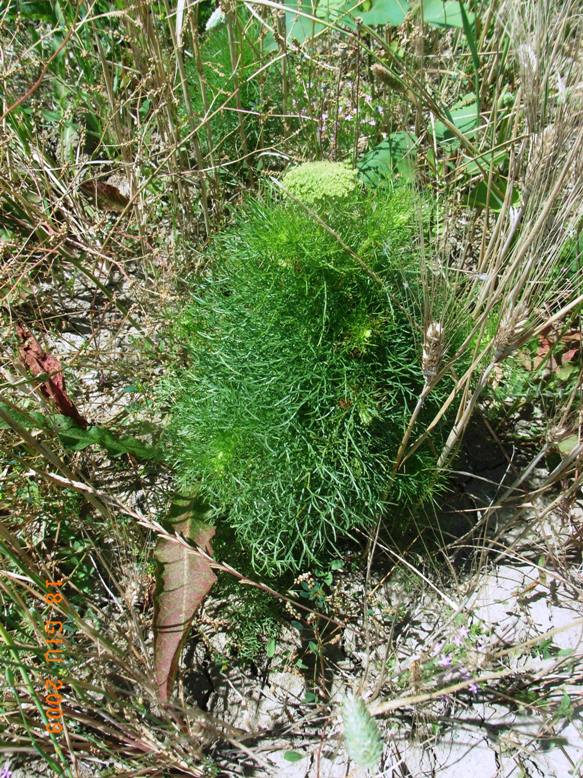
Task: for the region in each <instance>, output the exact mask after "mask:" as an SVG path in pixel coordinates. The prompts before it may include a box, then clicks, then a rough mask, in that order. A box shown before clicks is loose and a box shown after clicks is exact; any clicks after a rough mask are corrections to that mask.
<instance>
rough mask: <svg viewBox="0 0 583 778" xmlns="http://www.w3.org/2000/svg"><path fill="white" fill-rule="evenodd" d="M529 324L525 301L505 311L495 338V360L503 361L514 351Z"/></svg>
mask: <svg viewBox="0 0 583 778" xmlns="http://www.w3.org/2000/svg"><path fill="white" fill-rule="evenodd" d="M527 324H528V309H527V306H526V303H524V302H521V303H518V304H517V305H513V306H511V307H510V308H509V309H508V311H506V313H504V315H503V316H502V319H501V320H500V326H499V328H498V332H497V333H496V337H495V338H494V348H495V352H494V361H495V362H502V360H504V359H506V357H507V356H508V355H509V354H510V353H512V351H514V349H515V348H516V346H517V345H518V342H519V340H520V337H521V335H522V334H523V332H524V330H525V328H526V325H527Z"/></svg>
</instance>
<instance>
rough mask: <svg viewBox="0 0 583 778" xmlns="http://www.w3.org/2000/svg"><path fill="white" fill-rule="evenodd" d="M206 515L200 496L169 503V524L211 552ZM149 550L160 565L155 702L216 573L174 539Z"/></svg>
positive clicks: (163, 696) (166, 687)
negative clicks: (152, 550) (170, 505)
mask: <svg viewBox="0 0 583 778" xmlns="http://www.w3.org/2000/svg"><path fill="white" fill-rule="evenodd" d="M206 514H207V506H205V505H204V504H203V503H202V501H201V500H200V499H198V498H185V497H181V498H177V499H176V500H175V501H174V503H173V505H172V509H171V517H170V522H171V526H172V529H174V530H175V531H177V532H179V533H181V534H182V535H183V536H184V538H186V539H187V540H190V541H191V542H193V543H195V544H196V545H198V546H200V547H201V548H203V549H204V550H205V551H206V552H207V553H209V554H211V553H212V547H211V539H212V537H213V535H214V534H215V530H214V527H210V526H208V524H207V523H205V518H206ZM154 553H155V556H156V559H157V560H158V562H160V563H161V566H162V570H161V575H160V578H159V585H158V593H157V596H156V600H155V608H154V666H155V671H156V684H157V686H158V694H159V697H160V700H161V701H162V702H167V701H168V700H169V698H170V695H171V693H172V687H173V685H174V679H175V677H176V669H177V667H178V660H179V659H180V654H181V652H182V648H183V646H184V643H185V641H186V638H187V637H188V633H189V632H190V626H191V623H192V619H193V617H194V614H195V612H196V610H197V609H198V607H199V606H200V604H201V603H202V601H203V600H204V598H205V597H206V595H207V594H208V592H209V590H210V589H211V587H212V586H213V584H214V583H215V581H216V580H217V577H216V575H215V574H214V573H213V571H212V568H211V566H210V563H209V561H208V560H207V559H205V557H203V556H202V555H201V554H198V553H196V551H194V550H193V549H192V548H186V547H185V546H184V545H182V544H181V543H178V542H176V541H171V540H167V539H166V538H163V537H161V538H160V539H159V540H158V544H157V546H156V550H155V552H154Z"/></svg>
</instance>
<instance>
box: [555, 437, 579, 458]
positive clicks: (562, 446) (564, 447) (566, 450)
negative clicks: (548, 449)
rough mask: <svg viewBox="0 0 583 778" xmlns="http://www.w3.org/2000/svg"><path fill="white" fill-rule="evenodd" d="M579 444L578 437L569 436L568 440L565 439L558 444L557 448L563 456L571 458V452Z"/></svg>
mask: <svg viewBox="0 0 583 778" xmlns="http://www.w3.org/2000/svg"><path fill="white" fill-rule="evenodd" d="M578 444H579V438H578V436H577V435H569V436H568V437H567V438H563V440H561V441H560V442H559V443H558V444H557V448H558V449H559V451H560V452H561V454H565V456H569V454H570V453H571V451H573V449H574V448H575V446H577V445H578Z"/></svg>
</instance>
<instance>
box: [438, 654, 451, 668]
mask: <svg viewBox="0 0 583 778" xmlns="http://www.w3.org/2000/svg"><path fill="white" fill-rule="evenodd" d="M437 664H438V665H439V666H440V667H451V656H450V655H449V654H443V656H441V657H440V658H439V661H438V663H437Z"/></svg>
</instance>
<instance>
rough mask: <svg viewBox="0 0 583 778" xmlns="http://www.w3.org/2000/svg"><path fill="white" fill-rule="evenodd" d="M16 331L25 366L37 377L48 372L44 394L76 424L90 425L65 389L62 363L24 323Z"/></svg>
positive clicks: (80, 425)
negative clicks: (45, 349) (41, 343)
mask: <svg viewBox="0 0 583 778" xmlns="http://www.w3.org/2000/svg"><path fill="white" fill-rule="evenodd" d="M16 332H17V334H18V337H19V338H20V340H21V342H22V344H21V346H20V349H19V354H20V358H21V360H22V362H23V364H24V366H25V367H26V368H27V369H28V370H29V371H30V373H31V374H32V375H33V376H34V377H35V378H38V376H41V375H44V374H46V376H47V377H46V379H45V380H44V381H43V382H42V383H41V384H40V390H41V392H42V394H43V395H44V396H45V397H46V398H47V399H48V400H52V402H54V404H55V405H56V406H57V409H58V411H59V413H61V414H62V415H63V416H68V417H69V418H70V419H72V420H73V421H74V422H75V424H77V425H78V426H79V427H82V428H83V429H87V427H88V426H89V424H88V422H87V419H85V418H84V417H83V416H81V414H80V413H79V411H78V410H77V407H76V406H75V403H74V402H73V401H72V400H71V398H70V397H69V395H68V394H67V390H66V389H65V378H64V376H63V370H62V368H61V363H60V362H59V360H58V359H57V358H56V357H54V356H53V355H52V354H48V353H47V352H46V351H44V350H43V349H42V348H41V346H40V345H39V342H38V341H37V339H36V338H35V337H34V335H33V334H32V333H31V332H30V331H29V330H27V329H26V327H25V326H24V325H22V324H17V325H16Z"/></svg>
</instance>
